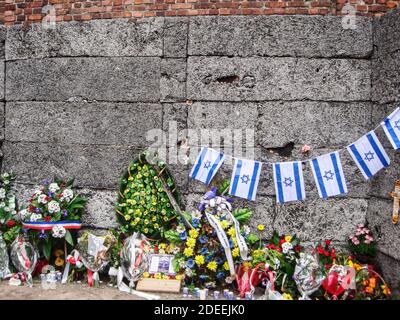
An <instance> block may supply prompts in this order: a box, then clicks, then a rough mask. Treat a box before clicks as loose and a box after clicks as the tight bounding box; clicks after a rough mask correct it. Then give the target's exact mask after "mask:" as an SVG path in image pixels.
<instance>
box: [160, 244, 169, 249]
mask: <svg viewBox="0 0 400 320" xmlns="http://www.w3.org/2000/svg"><path fill="white" fill-rule="evenodd" d="M158 247H159V248H160V249H165V248H166V247H167V245H166V244H165V243H160V245H159V246H158Z"/></svg>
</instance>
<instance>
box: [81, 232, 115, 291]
mask: <svg viewBox="0 0 400 320" xmlns="http://www.w3.org/2000/svg"><path fill="white" fill-rule="evenodd" d="M115 242H116V239H115V237H114V236H113V235H111V234H107V235H106V236H96V235H93V234H91V233H90V232H85V233H84V234H83V235H82V236H81V237H80V238H79V239H78V246H77V250H78V252H79V256H80V259H81V260H82V263H83V264H84V266H85V267H86V269H87V272H88V284H89V286H93V285H95V286H98V284H99V280H100V278H99V272H100V271H101V270H103V269H104V268H105V267H106V266H107V264H108V263H109V261H110V253H109V251H110V249H111V247H112V246H113V245H114V244H115Z"/></svg>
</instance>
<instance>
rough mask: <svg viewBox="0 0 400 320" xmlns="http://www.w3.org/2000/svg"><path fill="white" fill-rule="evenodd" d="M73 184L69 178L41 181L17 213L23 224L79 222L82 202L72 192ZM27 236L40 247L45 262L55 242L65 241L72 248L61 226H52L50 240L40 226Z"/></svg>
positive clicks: (64, 229) (83, 203) (72, 242)
mask: <svg viewBox="0 0 400 320" xmlns="http://www.w3.org/2000/svg"><path fill="white" fill-rule="evenodd" d="M73 182H74V181H73V179H71V180H68V181H64V180H60V179H58V178H55V179H54V180H53V181H50V180H48V179H45V180H43V181H42V182H41V184H40V185H39V186H38V187H37V188H36V189H35V191H34V192H33V194H32V196H31V197H30V198H29V199H28V202H29V205H28V207H26V208H25V209H23V210H21V211H20V212H19V216H20V219H21V220H22V221H23V223H29V222H41V223H52V222H68V221H77V222H79V221H80V220H81V216H82V213H83V210H84V207H85V204H86V200H85V199H83V198H82V197H81V196H80V195H79V194H78V193H76V192H75V191H74V190H73ZM31 235H33V241H34V242H35V243H36V245H37V246H39V247H40V246H41V247H42V249H43V255H44V256H45V258H46V259H47V260H49V259H50V258H51V253H52V248H53V247H54V243H53V242H54V241H56V240H57V239H65V240H66V241H67V242H68V243H69V244H70V245H71V246H73V245H74V241H73V238H72V235H71V233H70V231H69V230H67V229H66V228H64V226H62V224H54V226H53V228H52V229H51V230H50V235H51V237H49V234H48V232H47V231H46V230H44V229H41V230H40V227H38V229H37V230H36V229H35V230H31ZM52 239H53V240H54V241H53V240H52Z"/></svg>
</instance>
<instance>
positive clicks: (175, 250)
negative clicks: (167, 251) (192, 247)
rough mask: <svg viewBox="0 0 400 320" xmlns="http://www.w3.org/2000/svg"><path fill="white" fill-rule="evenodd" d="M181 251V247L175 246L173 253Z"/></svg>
mask: <svg viewBox="0 0 400 320" xmlns="http://www.w3.org/2000/svg"><path fill="white" fill-rule="evenodd" d="M179 251H180V249H179V247H175V248H174V249H172V253H173V254H178V253H179Z"/></svg>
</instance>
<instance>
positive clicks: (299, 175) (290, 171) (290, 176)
mask: <svg viewBox="0 0 400 320" xmlns="http://www.w3.org/2000/svg"><path fill="white" fill-rule="evenodd" d="M273 170H274V181H275V191H276V200H277V201H278V203H284V202H289V201H300V200H304V199H305V198H306V192H305V188H304V177H303V168H302V165H301V162H280V163H275V164H274V165H273Z"/></svg>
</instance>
